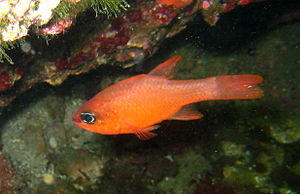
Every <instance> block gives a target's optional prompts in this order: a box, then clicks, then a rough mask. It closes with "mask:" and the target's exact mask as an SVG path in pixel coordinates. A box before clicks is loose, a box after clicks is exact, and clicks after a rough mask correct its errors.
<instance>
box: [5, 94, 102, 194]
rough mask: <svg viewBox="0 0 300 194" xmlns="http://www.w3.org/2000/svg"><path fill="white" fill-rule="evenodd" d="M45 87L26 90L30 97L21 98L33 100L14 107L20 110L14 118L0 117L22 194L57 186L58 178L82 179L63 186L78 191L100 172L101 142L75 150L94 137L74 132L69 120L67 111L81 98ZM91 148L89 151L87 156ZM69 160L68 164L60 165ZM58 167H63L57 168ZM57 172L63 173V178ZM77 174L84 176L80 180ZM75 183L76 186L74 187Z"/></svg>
mask: <svg viewBox="0 0 300 194" xmlns="http://www.w3.org/2000/svg"><path fill="white" fill-rule="evenodd" d="M44 89H46V88H44ZM46 90H47V94H40V93H39V94H38V95H36V94H31V95H34V96H27V97H25V98H26V99H27V100H29V99H30V100H34V101H36V103H30V102H29V101H30V100H29V101H27V105H26V106H24V105H23V104H21V105H17V106H20V107H22V109H23V110H22V111H19V112H18V113H17V114H12V115H11V116H10V118H13V121H12V120H9V119H8V118H7V117H6V118H5V121H3V120H2V122H1V129H2V130H1V142H2V143H3V153H5V154H6V155H7V156H8V157H9V158H10V159H11V161H12V164H13V166H15V167H16V168H15V169H16V171H17V172H18V173H19V174H20V175H21V176H22V178H23V180H24V182H25V183H26V187H24V188H23V187H22V190H23V191H24V192H25V193H26V192H27V191H30V192H37V190H39V191H41V189H42V188H49V187H52V188H56V187H61V185H60V184H59V183H60V182H61V181H64V180H68V182H69V183H70V182H72V181H73V182H76V181H79V179H80V180H81V181H82V182H80V181H79V183H77V184H75V183H74V184H68V185H69V187H70V189H79V190H81V189H82V187H88V186H89V184H88V183H90V182H91V181H92V182H93V181H96V180H97V178H99V177H100V176H101V169H102V168H103V165H104V161H105V158H104V157H103V156H102V148H101V146H106V143H105V142H103V141H102V142H101V141H100V142H98V143H95V144H93V146H92V147H91V146H89V147H88V148H89V149H88V150H86V151H79V150H78V148H81V150H83V149H84V148H85V147H86V145H88V144H87V142H95V141H96V140H95V139H94V138H93V134H91V133H85V132H84V131H83V130H78V129H77V128H76V127H74V126H73V125H72V122H71V115H72V113H73V112H74V111H75V109H76V108H77V107H78V106H79V104H80V103H82V100H79V98H76V95H78V94H79V93H80V92H79V93H78V92H77V93H76V95H75V94H74V96H73V97H71V96H68V97H63V96H61V95H60V94H59V93H57V92H54V90H52V89H50V88H47V89H46ZM23 102H24V101H23ZM24 103H26V101H25V102H24ZM20 107H19V108H20ZM15 108H18V107H15ZM100 143H101V144H100ZM67 147H68V149H66V148H67ZM93 149H95V151H93V152H94V154H90V153H89V152H90V151H92V150H93ZM76 150H77V151H76ZM76 154H77V155H76ZM98 155H99V157H98ZM54 156H55V157H54ZM76 158H77V160H75V159H76ZM62 160H63V161H64V162H62ZM68 160H69V163H68V164H69V166H68V168H67V166H65V165H66V161H68ZM59 161H60V162H59ZM71 164H73V167H74V168H73V171H71V169H70V168H69V167H70V166H71V167H72V165H71ZM84 164H85V165H84ZM76 165H80V169H78V168H75V166H76ZM97 169H98V170H97ZM62 170H65V171H63V172H61V171H62ZM58 172H61V173H64V174H66V176H65V177H62V176H60V175H59V174H58ZM76 173H77V174H76ZM80 173H82V174H80ZM80 175H81V177H79V176H80ZM82 176H87V177H85V179H84V180H82V179H81V178H82ZM47 185H48V186H47ZM75 185H81V186H80V188H77V187H75ZM65 188H67V186H66V187H65Z"/></svg>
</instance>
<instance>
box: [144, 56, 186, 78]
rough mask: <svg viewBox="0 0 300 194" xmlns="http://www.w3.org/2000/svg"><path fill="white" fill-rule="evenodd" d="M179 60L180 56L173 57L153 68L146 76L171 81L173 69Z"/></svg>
mask: <svg viewBox="0 0 300 194" xmlns="http://www.w3.org/2000/svg"><path fill="white" fill-rule="evenodd" d="M180 60H181V56H174V57H172V58H170V59H168V60H167V61H165V62H163V63H162V64H160V65H158V66H157V67H155V68H154V69H153V70H152V71H150V72H149V73H148V75H152V76H159V77H165V78H168V79H171V78H173V77H174V76H175V67H176V64H177V62H178V61H180Z"/></svg>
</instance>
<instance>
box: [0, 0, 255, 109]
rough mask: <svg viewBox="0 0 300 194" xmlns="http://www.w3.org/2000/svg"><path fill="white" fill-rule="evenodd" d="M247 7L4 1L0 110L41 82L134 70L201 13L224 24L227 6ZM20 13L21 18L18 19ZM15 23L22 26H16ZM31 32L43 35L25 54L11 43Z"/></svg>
mask: <svg viewBox="0 0 300 194" xmlns="http://www.w3.org/2000/svg"><path fill="white" fill-rule="evenodd" d="M256 1H257V0H252V1H251V2H256ZM112 2H113V3H112ZM205 2H210V3H211V4H210V7H203V6H200V5H201V4H203V3H205ZM249 2H250V1H247V3H249ZM48 3H49V5H48ZM247 3H245V1H240V0H236V1H230V2H229V1H228V2H227V1H226V2H224V3H220V2H219V1H206V0H200V1H196V0H195V1H193V2H192V1H190V2H189V4H188V5H186V6H185V7H183V8H179V7H176V6H173V5H166V4H164V3H159V2H154V1H151V2H149V1H135V2H132V4H131V7H130V8H129V4H128V3H127V2H126V1H124V0H117V1H110V0H96V1H90V0H82V1H71V0H70V1H59V0H51V1H49V2H48V1H47V2H46V1H45V2H44V1H34V0H32V1H27V0H22V1H19V2H14V3H12V4H10V3H9V1H8V0H5V1H2V2H1V6H2V5H3V6H4V7H5V9H3V10H2V12H1V13H0V19H2V23H3V25H0V32H1V33H2V35H1V36H0V38H1V37H2V39H3V40H2V39H1V40H0V93H1V95H0V107H4V106H7V105H9V104H10V102H11V101H12V100H13V99H14V98H15V97H16V96H18V95H19V94H21V93H23V92H24V91H26V90H28V89H29V88H31V87H32V86H34V85H35V84H36V83H39V82H47V83H49V84H52V85H59V84H61V83H62V82H63V81H64V80H65V79H66V78H67V77H68V76H69V75H78V74H82V73H86V72H88V71H90V70H91V69H95V68H97V67H98V66H100V65H103V64H113V65H119V66H122V67H124V68H126V67H130V66H133V65H135V64H137V63H140V62H142V61H144V59H146V58H147V57H150V56H152V55H153V54H154V53H155V52H156V50H157V49H158V47H159V46H160V45H161V43H162V41H163V40H165V39H167V38H170V37H173V36H174V35H176V34H178V33H179V32H180V31H182V30H183V29H185V28H186V25H187V23H188V22H189V21H191V20H192V19H193V18H194V17H195V16H196V15H197V13H198V11H199V10H201V11H202V14H203V17H204V18H219V14H220V13H223V12H224V4H230V5H233V6H234V7H236V6H238V5H245V4H247ZM54 8H55V9H54ZM89 8H93V9H94V10H95V12H96V15H98V14H100V13H104V14H108V15H114V16H115V18H108V17H105V16H103V15H102V16H100V15H99V16H100V17H97V18H95V17H94V15H93V16H91V14H95V12H94V13H91V12H87V10H88V9H89ZM216 8H217V9H216ZM16 10H19V11H16ZM126 10H127V11H126ZM227 11H228V10H227ZM15 12H16V13H17V12H18V13H17V14H15V15H16V17H17V16H18V17H17V18H14V17H15V16H14V17H12V16H13V15H14V14H13V13H15ZM51 18H52V19H51ZM50 19H51V20H50ZM11 20H13V21H15V20H17V23H13V22H11V23H10V21H11ZM49 20H50V21H49ZM48 21H49V22H48ZM206 21H207V22H209V23H210V24H211V25H213V24H215V23H216V21H214V22H211V19H206ZM43 24H45V25H43ZM41 25H43V26H41ZM30 26H35V28H37V29H33V30H32V33H29V35H30V36H29V37H27V38H23V39H21V40H20V41H19V42H20V45H21V48H18V47H17V46H14V42H12V43H10V42H7V41H13V40H16V39H19V38H21V37H23V36H26V35H27V34H28V30H29V27H30ZM37 26H39V27H37ZM51 35H54V36H51ZM56 35H57V36H56ZM43 37H44V38H43ZM1 41H2V43H3V42H4V43H3V44H1ZM15 45H18V44H15ZM58 48H59V49H58ZM3 58H5V59H6V60H7V62H5V61H4V60H1V59H3ZM13 63H14V65H11V64H13Z"/></svg>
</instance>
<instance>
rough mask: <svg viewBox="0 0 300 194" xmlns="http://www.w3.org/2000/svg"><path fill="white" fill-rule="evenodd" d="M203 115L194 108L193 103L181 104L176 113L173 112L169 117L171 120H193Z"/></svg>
mask: <svg viewBox="0 0 300 194" xmlns="http://www.w3.org/2000/svg"><path fill="white" fill-rule="evenodd" d="M201 117H203V114H201V113H200V112H198V111H197V110H195V108H194V107H193V105H190V104H189V105H185V106H183V107H182V108H181V109H180V110H179V111H178V112H177V113H175V114H174V115H173V116H172V117H171V118H170V119H172V120H184V121H187V120H195V119H200V118H201Z"/></svg>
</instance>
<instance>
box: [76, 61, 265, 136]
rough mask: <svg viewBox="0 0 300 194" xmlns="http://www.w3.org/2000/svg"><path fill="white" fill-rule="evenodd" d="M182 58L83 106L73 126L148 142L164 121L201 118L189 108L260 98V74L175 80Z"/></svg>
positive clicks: (129, 79) (125, 81) (199, 114)
mask: <svg viewBox="0 0 300 194" xmlns="http://www.w3.org/2000/svg"><path fill="white" fill-rule="evenodd" d="M180 59H181V57H180V56H175V57H172V58H171V59H169V60H167V61H166V62H164V63H162V64H160V65H159V66H157V67H156V68H155V69H154V70H152V71H151V72H150V73H148V74H142V75H137V76H134V77H131V78H128V79H125V80H123V81H120V82H118V83H116V84H114V85H112V86H110V87H108V88H106V89H104V90H103V91H101V92H99V93H98V94H97V95H96V96H94V97H93V98H92V99H90V100H89V101H87V102H86V103H85V104H84V105H83V106H81V107H80V108H79V109H78V110H77V112H75V113H74V115H73V121H74V123H75V124H76V125H77V126H79V127H81V128H83V129H86V130H88V131H92V132H96V133H101V134H107V135H116V134H125V133H127V134H128V133H133V134H135V135H136V136H137V137H138V138H140V139H142V140H145V139H149V138H152V137H154V136H155V135H156V134H155V133H153V132H151V131H152V130H154V129H157V128H158V127H159V126H158V125H157V124H158V123H160V122H161V121H163V120H166V119H175V120H193V119H199V118H201V117H202V116H203V115H202V114H201V113H199V112H197V111H196V110H194V109H193V108H192V107H191V104H192V103H196V102H200V101H206V100H229V99H253V98H259V97H261V96H262V90H261V88H260V87H259V86H257V85H256V84H260V83H262V82H263V78H262V77H261V76H258V75H225V76H216V77H209V78H206V79H198V80H171V78H172V77H173V75H174V72H175V71H174V67H175V66H176V63H177V62H178V61H179V60H180Z"/></svg>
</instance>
